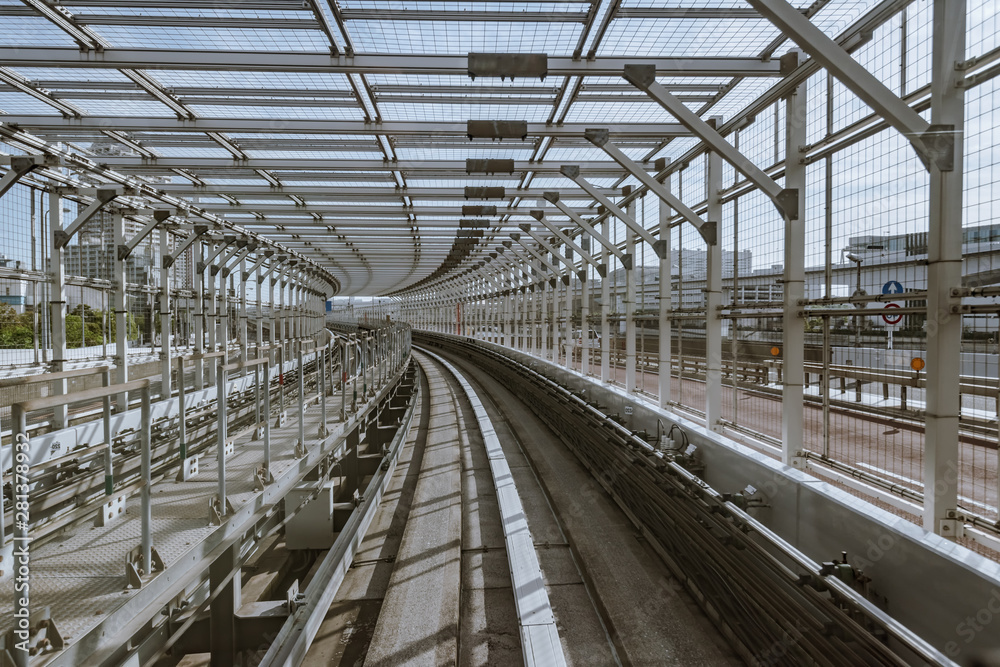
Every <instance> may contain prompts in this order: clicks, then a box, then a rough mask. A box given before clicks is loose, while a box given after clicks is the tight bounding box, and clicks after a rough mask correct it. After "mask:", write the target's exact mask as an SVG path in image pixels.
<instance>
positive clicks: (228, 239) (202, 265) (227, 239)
mask: <svg viewBox="0 0 1000 667" xmlns="http://www.w3.org/2000/svg"><path fill="white" fill-rule="evenodd" d="M235 242H236V237H235V236H224V237H222V243H220V244H219V245H218V246H217V247H216V248H215V250H213V251H212V254H211V255H209V256H208V257H206V258H205V261H203V262H198V266H197V267H196V270H197V272H198V273H203V272H204V271H205V269H207V268H208V267H210V266H211V265H212V263H213V262H214V261H215V258H216V257H218V256H219V255H220V254H221V253H222V251H223V250H225V249H226V248H227V247H229V245H230V244H231V243H235ZM212 275H215V274H212Z"/></svg>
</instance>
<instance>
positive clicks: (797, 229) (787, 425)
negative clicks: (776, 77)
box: [732, 51, 829, 465]
mask: <svg viewBox="0 0 1000 667" xmlns="http://www.w3.org/2000/svg"><path fill="white" fill-rule="evenodd" d="M786 57H787V58H790V59H794V60H795V62H796V63H797V62H798V60H797V59H798V53H797V52H795V51H792V52H790V53H789V55H788V56H786ZM807 86H808V80H807V81H804V82H803V83H802V84H801V85H800V86H799V87H798V88H796V89H794V90H792V92H791V93H790V94H789V95H788V97H787V98H785V187H786V188H787V189H789V190H795V191H796V192H797V193H798V196H796V197H795V199H794V204H795V207H796V209H797V210H796V211H794V215H793V212H792V211H790V210H789V211H786V212H785V215H784V222H785V234H784V236H785V248H784V250H785V257H784V260H785V271H784V276H783V278H784V283H785V285H784V298H783V300H784V304H783V311H784V312H783V314H782V322H781V324H782V327H781V329H782V334H781V335H782V348H783V350H782V376H781V379H782V387H781V461H782V463H784V464H785V465H800V464H801V462H802V460H801V459H800V458H799V457H798V452H799V450H800V449H801V448H802V444H803V442H804V439H803V438H804V433H805V432H804V428H803V420H804V410H805V404H804V400H805V387H804V385H805V372H804V370H803V364H804V363H805V335H806V331H805V324H806V323H805V318H804V317H801V316H800V311H801V308H800V307H799V304H800V303H802V301H803V299H805V279H806V269H805V257H806V233H805V219H806V211H805V209H806V197H805V194H806V166H805V161H804V158H805V154H804V149H805V145H806V118H807V116H806V114H807V110H808V104H807V99H808V97H809V96H808V89H807ZM789 203H791V200H789ZM735 324H736V322H735V320H734V321H733V322H732V325H733V326H735ZM823 381H824V382H826V383H827V386H829V378H824V380H823ZM734 382H735V378H734Z"/></svg>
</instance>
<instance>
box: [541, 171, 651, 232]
mask: <svg viewBox="0 0 1000 667" xmlns="http://www.w3.org/2000/svg"><path fill="white" fill-rule="evenodd" d="M559 172H560V173H561V174H562V175H563V176H565V177H566V178H568V179H570V180H572V181H574V182H576V184H577V185H579V186H580V187H581V188H583V189H584V190H586V191H587V194H589V195H590V196H591V197H593V198H594V199H596V200H597V202H598V203H600V204H601V206H603V207H604V208H606V209H608V210H609V211H611V213H612V215H614V216H615V217H616V218H618V219H619V220H621V221H622V222H624V223H625V226H626V227H628V228H629V229H631V230H632V232H633V233H635V234H638V235H639V237H640V238H641V239H642V240H643V241H645V242H646V243H648V244H649V245H650V246H652V247H653V249H654V250H656V249H657V248H658V247H659V246H658V245H657V243H656V238H655V237H654V236H653V235H652V234H650V233H649V232H648V231H646V229H645V228H644V227H643V226H642V225H640V224H639V223H638V222H636V221H635V218H633V217H632V216H630V215H629V214H628V213H626V212H625V211H623V210H622V209H621V208H619V207H618V205H617V204H615V203H614V202H613V201H611V200H610V199H608V198H607V197H605V196H604V195H603V194H602V193H601V191H600V190H599V189H597V187H595V186H594V185H592V184H591V183H590V182H589V181H587V179H585V178H584V177H583V176H581V175H580V167H578V166H577V165H566V164H564V165H563V166H561V167H559Z"/></svg>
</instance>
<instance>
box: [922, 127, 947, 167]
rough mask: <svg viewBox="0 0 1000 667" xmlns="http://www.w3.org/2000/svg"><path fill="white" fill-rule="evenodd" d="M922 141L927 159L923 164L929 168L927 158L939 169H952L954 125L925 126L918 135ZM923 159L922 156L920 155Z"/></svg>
mask: <svg viewBox="0 0 1000 667" xmlns="http://www.w3.org/2000/svg"><path fill="white" fill-rule="evenodd" d="M920 138H921V140H923V142H924V150H925V151H926V156H927V159H926V160H924V166H925V167H928V168H930V165H929V163H928V160H930V161H933V162H934V165H935V166H936V167H937V168H938V169H939V170H941V171H954V169H955V126H954V125H946V124H935V125H931V126H930V127H928V128H927V130H926V131H925V132H924V133H923V134H921V135H920ZM921 159H923V156H921Z"/></svg>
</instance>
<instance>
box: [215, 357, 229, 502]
mask: <svg viewBox="0 0 1000 667" xmlns="http://www.w3.org/2000/svg"><path fill="white" fill-rule="evenodd" d="M215 377H216V387H217V392H218V393H217V396H216V399H217V401H216V402H217V403H218V406H219V414H218V424H219V425H218V428H217V435H218V438H217V441H216V453H217V456H218V457H219V461H218V464H219V486H218V498H217V500H218V502H219V514H220V515H225V513H226V437H227V433H226V427H227V423H226V416H227V411H226V402H227V401H226V366H225V364H222V363H220V364H219V365H218V367H217V368H216V373H215Z"/></svg>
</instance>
